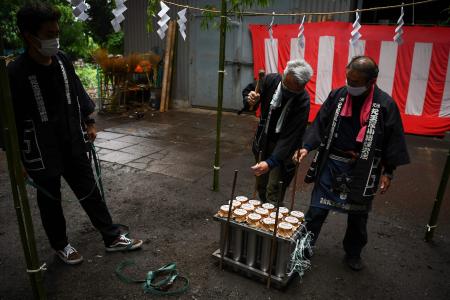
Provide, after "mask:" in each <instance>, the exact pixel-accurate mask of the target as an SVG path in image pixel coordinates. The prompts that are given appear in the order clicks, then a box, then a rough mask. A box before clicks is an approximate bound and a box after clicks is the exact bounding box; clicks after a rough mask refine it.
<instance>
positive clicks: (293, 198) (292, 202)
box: [290, 162, 299, 210]
mask: <svg viewBox="0 0 450 300" xmlns="http://www.w3.org/2000/svg"><path fill="white" fill-rule="evenodd" d="M298 166H299V163H298V162H297V163H295V175H294V184H293V185H292V196H291V207H290V209H291V210H294V202H295V194H296V193H297V177H298Z"/></svg>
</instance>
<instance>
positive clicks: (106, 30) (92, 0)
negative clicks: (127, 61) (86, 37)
mask: <svg viewBox="0 0 450 300" xmlns="http://www.w3.org/2000/svg"><path fill="white" fill-rule="evenodd" d="M113 2H114V1H107V0H88V1H87V3H89V5H90V6H91V7H90V8H89V10H88V14H89V16H90V18H89V19H88V20H87V21H86V25H87V26H86V27H87V31H88V32H89V34H90V35H91V36H92V38H93V39H94V41H95V42H96V43H97V44H99V45H100V46H101V47H104V48H105V47H106V45H107V44H108V40H109V38H108V36H109V35H111V34H112V33H113V28H112V26H111V20H112V19H113V18H114V15H113V14H112V13H111V11H112V9H113Z"/></svg>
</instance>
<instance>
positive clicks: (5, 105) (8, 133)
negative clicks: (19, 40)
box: [0, 37, 46, 299]
mask: <svg viewBox="0 0 450 300" xmlns="http://www.w3.org/2000/svg"><path fill="white" fill-rule="evenodd" d="M0 40H2V37H0ZM2 54H3V44H2V43H1V42H0V55H2ZM0 119H1V120H2V124H0V125H1V126H2V127H1V129H2V130H1V131H2V134H3V139H4V142H5V148H6V159H7V161H8V170H9V177H10V182H11V190H12V196H13V199H14V208H15V211H16V215H17V222H18V225H19V233H20V238H21V242H22V248H23V252H24V256H25V261H26V267H27V270H31V272H30V271H28V272H27V273H28V275H29V278H30V282H31V287H32V290H33V295H34V297H35V298H36V299H46V293H45V290H44V286H43V281H42V269H41V265H40V263H39V258H38V255H37V250H36V242H35V238H34V228H33V221H32V217H31V212H30V207H29V203H28V197H27V193H26V188H25V179H24V176H23V170H22V164H21V161H20V149H19V143H18V138H17V129H16V121H15V115H14V110H13V106H12V101H11V94H10V89H9V80H8V75H7V70H6V59H5V58H4V57H0Z"/></svg>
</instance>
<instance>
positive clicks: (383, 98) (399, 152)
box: [304, 86, 410, 209]
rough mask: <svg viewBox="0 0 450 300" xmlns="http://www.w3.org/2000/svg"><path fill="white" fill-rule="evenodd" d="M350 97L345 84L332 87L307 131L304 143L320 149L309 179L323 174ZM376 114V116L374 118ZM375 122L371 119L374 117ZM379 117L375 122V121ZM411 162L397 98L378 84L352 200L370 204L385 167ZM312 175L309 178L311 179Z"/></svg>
mask: <svg viewBox="0 0 450 300" xmlns="http://www.w3.org/2000/svg"><path fill="white" fill-rule="evenodd" d="M346 96H347V89H346V88H345V87H342V88H339V89H336V90H333V91H332V92H331V93H330V94H329V96H328V98H327V99H326V101H325V102H324V103H323V105H322V107H321V108H320V111H319V113H318V114H317V116H316V118H315V120H314V122H313V123H312V125H311V127H310V128H309V129H308V130H307V132H306V133H305V138H304V145H305V146H307V147H308V148H310V149H309V150H314V149H317V148H318V152H317V153H316V156H315V158H314V160H313V163H312V165H311V168H310V170H309V172H308V175H307V178H305V181H307V180H308V179H309V181H312V180H315V181H316V183H317V181H318V178H320V173H321V170H322V168H323V167H324V165H325V164H326V161H327V159H328V155H329V153H330V149H331V148H332V147H333V143H334V141H335V140H336V139H339V136H338V134H337V133H338V127H339V122H340V120H341V117H340V114H339V112H340V110H341V109H342V106H343V103H344V101H345V99H346ZM373 116H377V118H373ZM372 119H373V121H374V122H371V121H370V120H372ZM375 119H376V122H375ZM409 162H410V159H409V155H408V151H407V148H406V142H405V136H404V131H403V125H402V120H401V117H400V112H399V109H398V107H397V105H396V103H395V102H394V100H393V99H392V98H391V97H390V96H389V95H388V94H387V93H385V92H383V91H382V90H381V89H379V88H378V87H377V86H375V91H374V96H373V104H372V108H371V113H370V118H369V121H368V128H367V130H366V135H365V137H364V140H363V144H362V149H361V154H360V156H359V158H358V159H357V161H356V163H355V166H354V167H353V170H352V174H351V175H352V177H353V180H352V183H351V187H350V189H351V191H350V193H349V199H348V202H349V203H356V204H360V205H365V206H367V209H370V204H371V200H372V199H373V197H374V195H375V193H376V191H377V189H378V183H379V179H380V175H381V171H382V168H384V169H385V170H393V169H395V168H396V167H397V166H400V165H404V164H408V163H409ZM308 176H309V178H308Z"/></svg>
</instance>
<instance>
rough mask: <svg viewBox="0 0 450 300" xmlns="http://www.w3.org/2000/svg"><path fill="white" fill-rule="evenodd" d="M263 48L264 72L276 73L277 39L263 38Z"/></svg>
mask: <svg viewBox="0 0 450 300" xmlns="http://www.w3.org/2000/svg"><path fill="white" fill-rule="evenodd" d="M264 48H265V49H264V50H265V51H264V56H265V59H266V74H270V73H278V39H273V41H271V40H270V39H265V40H264Z"/></svg>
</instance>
